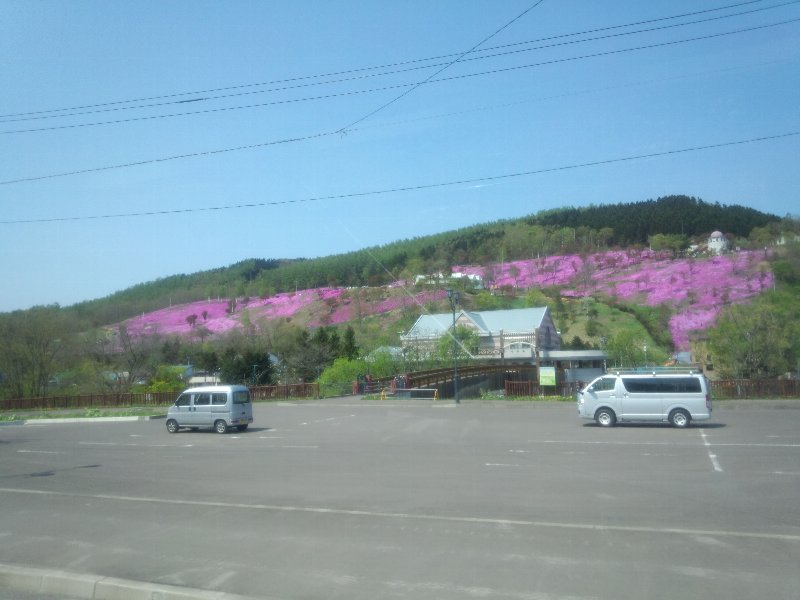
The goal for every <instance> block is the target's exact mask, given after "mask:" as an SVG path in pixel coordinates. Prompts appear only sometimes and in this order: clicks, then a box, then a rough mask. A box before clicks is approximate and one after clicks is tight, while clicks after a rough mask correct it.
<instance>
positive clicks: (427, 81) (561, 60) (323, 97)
mask: <svg viewBox="0 0 800 600" xmlns="http://www.w3.org/2000/svg"><path fill="white" fill-rule="evenodd" d="M798 21H800V17H798V18H794V19H786V20H784V21H777V22H774V23H767V24H765V25H755V26H752V27H747V28H744V29H736V30H733V31H725V32H721V33H712V34H707V35H703V36H697V37H692V38H685V39H682V40H672V41H668V42H659V43H656V44H647V45H643V46H635V47H632V48H621V49H618V50H608V51H604V52H595V53H592V54H583V55H579V56H572V57H567V58H556V59H551V60H546V61H541V62H537V63H529V64H525V65H516V66H513V67H505V68H499V69H492V70H489V71H479V72H477V73H467V74H462V75H454V76H452V77H444V78H441V79H432V77H434V76H436V75H437V74H439V73H441V72H442V71H444V70H445V68H447V66H451V65H452V64H454V63H455V62H456V61H452V62H451V63H448V65H447V66H446V67H444V68H442V69H440V70H439V71H437V72H436V73H434V74H433V75H431V76H430V77H427V78H426V79H424V80H422V81H419V82H412V83H402V84H395V85H387V86H383V87H379V88H369V89H364V90H353V91H347V92H338V93H333V94H323V95H320V96H310V97H304V98H293V99H287V100H274V101H270V102H261V103H258V104H248V105H240V106H229V107H221V108H213V109H206V110H200V111H189V112H183V113H172V114H166V115H150V116H144V117H132V118H128V119H116V120H112V121H98V122H94V123H77V124H72V125H57V126H51V127H41V128H34V129H15V130H6V131H0V135H11V134H18V133H38V132H43V131H55V130H60V129H76V128H82V127H96V126H102V125H119V124H122V123H134V122H138V121H151V120H156V119H167V118H173V117H185V116H194V115H201V114H210V113H218V112H228V111H234V110H245V109H253V108H264V107H266V106H276V105H282V104H293V103H298V102H309V101H316V100H329V99H331V98H340V97H346V96H354V95H360V94H368V93H375V92H382V91H387V90H393V89H398V88H403V87H410V88H411V89H410V90H407V91H406V92H404V93H403V94H400V95H399V96H397V97H396V98H395V99H394V100H392V101H390V102H388V103H386V104H384V105H382V107H381V108H380V109H379V110H383V108H386V107H387V106H389V105H390V104H393V103H394V102H396V101H397V100H399V99H400V98H402V97H403V96H405V95H407V94H408V93H410V92H411V91H413V90H415V89H417V88H419V87H420V86H422V85H426V84H431V83H445V82H448V81H454V80H458V79H467V78H471V77H481V76H484V75H495V74H498V73H506V72H510V71H515V70H520V69H530V68H535V67H542V66H547V65H554V64H559V63H565V62H573V61H578V60H586V59H589V58H599V57H603V56H612V55H615V54H624V53H628V52H638V51H641V50H652V49H654V48H664V47H668V46H676V45H678V44H687V43H692V42H699V41H706V40H711V39H715V38H720V37H727V36H731V35H738V34H741V33H749V32H752V31H758V30H761V29H768V28H771V27H779V26H781V25H788V24H790V23H796V22H798ZM375 112H376V111H373V112H372V113H371V114H370V115H368V116H372V114H374V113H375ZM365 118H366V117H365ZM362 120H363V118H362V119H359V120H358V121H354V122H353V123H351V124H350V125H349V126H346V127H343V128H341V129H338V130H337V132H338V133H342V132H344V131H345V130H346V129H348V128H349V127H351V126H353V125H355V124H357V123H359V122H361V121H362Z"/></svg>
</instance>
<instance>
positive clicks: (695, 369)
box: [608, 365, 703, 375]
mask: <svg viewBox="0 0 800 600" xmlns="http://www.w3.org/2000/svg"><path fill="white" fill-rule="evenodd" d="M608 372H609V373H612V374H614V375H694V374H700V373H702V372H703V369H702V368H701V367H700V366H699V365H683V366H675V367H658V366H652V367H619V368H611V369H608Z"/></svg>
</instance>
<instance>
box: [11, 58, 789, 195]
mask: <svg viewBox="0 0 800 600" xmlns="http://www.w3.org/2000/svg"><path fill="white" fill-rule="evenodd" d="M772 62H775V61H772ZM764 64H772V63H759V64H756V65H745V66H743V67H742V66H739V67H729V68H726V69H716V70H713V71H700V72H697V73H690V74H686V75H677V76H674V77H669V78H666V79H655V80H648V81H634V82H631V83H627V84H624V85H621V86H606V87H602V88H594V89H585V90H578V91H573V92H565V93H562V94H555V95H551V96H542V97H538V98H532V99H527V100H520V101H517V102H507V103H504V104H499V105H493V106H482V107H476V108H471V109H466V110H461V111H454V112H449V113H443V114H437V115H430V116H426V117H419V118H416V119H406V120H403V121H396V122H387V123H380V124H376V125H367V126H362V127H356V128H353V129H351V130H350V131H360V130H363V129H368V128H373V127H391V126H396V125H404V124H406V123H413V122H416V121H422V120H429V119H441V118H446V117H452V116H458V115H463V114H469V113H474V112H481V111H487V110H495V109H497V108H506V107H509V106H516V105H520V104H524V103H526V102H535V101H545V100H555V99H558V98H568V97H570V96H578V95H584V94H591V93H595V92H600V91H609V90H615V89H620V88H628V87H634V86H639V85H649V84H652V83H659V82H663V81H673V80H678V79H685V78H691V77H705V76H707V75H710V74H715V73H725V72H729V71H735V70H738V69H742V68H751V67H754V66H755V67H758V66H763V65H764ZM332 135H338V134H337V132H336V131H328V132H323V133H313V134H308V135H303V136H295V137H290V138H283V139H279V140H271V141H268V142H261V143H257V144H247V145H242V146H233V147H228V148H217V149H214V150H205V151H198V152H189V153H185V154H176V155H172V156H164V157H160V158H151V159H145V160H139V161H131V162H127V163H120V164H116V165H106V166H103V167H92V168H87V169H78V170H75V171H65V172H62V173H50V174H47V175H37V176H33V177H23V178H20V179H7V180H5V181H0V185H11V184H15V183H24V182H31V181H41V180H44V179H56V178H60V177H70V176H73V175H84V174H87V173H97V172H101V171H111V170H114V169H124V168H129V167H139V166H144V165H151V164H157V163H163V162H169V161H173V160H182V159H188V158H200V157H203V156H213V155H215V154H226V153H229V152H240V151H245V150H255V149H258V148H265V147H268V146H278V145H281V144H290V143H296V142H304V141H309V140H313V139H316V138H322V137H328V136H332Z"/></svg>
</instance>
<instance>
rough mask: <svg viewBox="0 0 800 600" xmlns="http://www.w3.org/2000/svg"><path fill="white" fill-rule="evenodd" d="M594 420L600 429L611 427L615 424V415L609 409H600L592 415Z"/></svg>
mask: <svg viewBox="0 0 800 600" xmlns="http://www.w3.org/2000/svg"><path fill="white" fill-rule="evenodd" d="M594 420H595V421H597V424H598V425H600V427H613V426H614V425H616V423H617V415H615V414H614V411H613V410H611V409H610V408H601V409H600V410H598V411H597V412H596V413H595V414H594Z"/></svg>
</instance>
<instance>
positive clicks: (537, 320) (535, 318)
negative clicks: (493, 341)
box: [404, 306, 547, 337]
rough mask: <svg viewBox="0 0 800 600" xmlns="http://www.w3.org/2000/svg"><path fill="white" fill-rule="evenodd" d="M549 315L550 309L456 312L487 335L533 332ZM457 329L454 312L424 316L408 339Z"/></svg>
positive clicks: (462, 319)
mask: <svg viewBox="0 0 800 600" xmlns="http://www.w3.org/2000/svg"><path fill="white" fill-rule="evenodd" d="M546 315H547V307H546V306H543V307H540V308H519V309H511V310H485V311H465V310H462V311H460V312H457V313H456V320H457V321H458V322H462V323H463V321H464V319H465V318H466V319H469V320H470V321H471V322H472V323H473V324H474V325H475V328H476V329H477V330H478V331H479V332H480V333H484V334H487V335H488V334H490V333H499V331H500V330H501V329H502V330H503V331H504V332H508V333H511V332H523V331H533V330H534V329H537V328H539V327H541V325H542V322H543V321H544V319H545V316H546ZM452 326H453V314H452V313H437V314H431V315H422V316H421V317H420V318H419V319H417V322H416V323H414V326H413V327H412V328H411V329H409V331H408V333H407V334H405V336H404V337H430V336H434V337H435V336H440V335H443V334H444V333H445V332H446V331H447V330H448V329H450V328H451V327H452Z"/></svg>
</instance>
